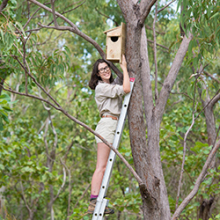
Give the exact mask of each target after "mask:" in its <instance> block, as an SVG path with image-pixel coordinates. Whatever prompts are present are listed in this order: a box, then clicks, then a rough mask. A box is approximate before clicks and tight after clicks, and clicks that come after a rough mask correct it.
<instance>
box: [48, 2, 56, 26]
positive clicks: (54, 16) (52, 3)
mask: <svg viewBox="0 0 220 220" xmlns="http://www.w3.org/2000/svg"><path fill="white" fill-rule="evenodd" d="M55 1H56V0H50V3H51V8H52V14H53V22H54V25H55V27H58V23H57V19H56V15H55V6H54V3H55Z"/></svg>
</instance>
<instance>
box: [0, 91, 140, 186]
mask: <svg viewBox="0 0 220 220" xmlns="http://www.w3.org/2000/svg"><path fill="white" fill-rule="evenodd" d="M3 89H4V90H5V91H8V92H11V93H14V94H18V95H21V96H26V97H31V98H34V99H38V100H40V101H43V102H46V103H47V104H49V105H50V106H52V107H53V108H55V109H56V110H58V111H60V112H62V113H63V114H64V115H66V116H67V117H68V118H69V119H71V120H72V121H74V122H76V123H77V124H79V125H81V126H82V127H84V128H85V129H86V130H88V131H89V132H91V133H92V134H94V135H95V136H97V137H98V138H99V139H101V140H102V141H103V142H104V143H105V144H106V145H107V146H108V147H109V148H110V149H111V150H112V151H114V152H115V154H116V155H117V156H118V157H119V158H120V159H121V160H122V162H123V163H124V164H125V165H126V166H127V168H128V169H129V170H130V172H131V173H132V174H133V176H134V177H135V179H136V180H137V182H138V183H139V185H144V184H143V181H142V179H141V178H140V177H139V175H138V174H137V173H136V172H135V171H134V169H133V168H132V166H131V165H130V164H129V163H128V162H127V161H126V159H125V158H124V157H123V156H122V155H121V154H120V153H119V151H118V150H117V149H115V148H114V147H113V146H112V145H111V144H109V143H108V141H106V140H105V139H104V138H103V137H102V136H101V135H99V134H98V133H96V132H95V131H94V130H93V129H91V128H90V127H89V126H88V125H86V124H84V123H83V122H81V121H79V120H78V119H76V118H74V117H73V116H71V115H70V114H69V113H68V112H67V111H65V110H64V109H63V108H62V107H61V106H60V107H57V106H56V105H54V104H53V103H51V102H49V101H48V100H46V99H42V98H40V97H38V96H34V95H30V94H25V93H21V92H16V91H14V90H12V89H11V88H8V89H7V88H5V87H3Z"/></svg>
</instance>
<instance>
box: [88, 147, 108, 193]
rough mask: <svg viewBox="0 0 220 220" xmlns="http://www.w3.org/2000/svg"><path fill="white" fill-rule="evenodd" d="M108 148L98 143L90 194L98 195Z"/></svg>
mask: <svg viewBox="0 0 220 220" xmlns="http://www.w3.org/2000/svg"><path fill="white" fill-rule="evenodd" d="M110 150H111V149H110V148H109V147H108V146H107V145H106V144H104V143H98V148H97V163H96V170H95V172H94V174H93V176H92V184H91V194H92V195H98V194H99V190H100V187H101V184H102V178H103V176H104V172H105V168H106V165H107V161H108V156H109V152H110Z"/></svg>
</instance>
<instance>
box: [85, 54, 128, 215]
mask: <svg viewBox="0 0 220 220" xmlns="http://www.w3.org/2000/svg"><path fill="white" fill-rule="evenodd" d="M120 65H121V68H122V70H123V74H124V75H123V85H122V81H120V80H119V78H116V79H115V80H114V79H113V76H112V73H111V69H110V67H109V66H108V64H107V63H106V62H105V61H104V60H103V59H99V60H97V61H96V62H95V64H94V66H93V72H92V75H91V79H90V82H89V87H90V88H91V89H95V100H96V104H97V106H98V109H99V113H100V117H101V120H100V121H99V123H98V125H97V127H96V132H97V133H98V134H100V135H101V136H102V137H103V138H104V139H106V140H107V141H108V142H109V143H111V144H112V143H113V140H114V134H115V130H116V127H117V122H118V117H119V115H120V112H121V106H122V97H123V95H125V94H126V93H129V92H130V80H129V76H128V71H127V62H126V60H125V57H124V56H123V57H122V63H121V64H120ZM96 142H97V145H98V147H97V163H96V170H95V172H94V174H93V177H92V183H91V196H90V204H89V208H88V213H90V214H92V213H93V212H94V209H95V205H96V199H97V197H98V194H99V190H100V187H101V183H102V178H103V175H104V172H105V168H106V164H107V160H108V156H109V152H110V148H109V147H108V146H107V145H106V144H104V143H103V142H102V140H100V139H99V138H98V137H96ZM113 213H114V210H113V209H110V208H109V207H106V209H105V214H113Z"/></svg>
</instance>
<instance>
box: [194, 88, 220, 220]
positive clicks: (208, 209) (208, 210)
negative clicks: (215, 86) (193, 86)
mask: <svg viewBox="0 0 220 220" xmlns="http://www.w3.org/2000/svg"><path fill="white" fill-rule="evenodd" d="M204 89H206V88H204ZM199 93H200V98H201V101H202V106H203V108H205V109H204V113H205V119H206V128H207V134H208V144H209V146H210V145H214V144H215V143H214V142H215V139H216V135H217V133H216V128H215V117H214V114H213V106H212V103H209V102H210V100H211V99H210V97H209V94H208V91H207V98H206V100H203V99H202V91H201V90H199ZM208 103H209V105H207V104H208ZM215 162H216V160H215V159H214V160H213V161H212V163H211V165H210V168H212V169H215ZM216 181H217V182H218V180H214V182H216ZM214 200H215V197H213V196H210V198H209V199H203V198H202V199H201V201H200V207H199V212H198V219H202V220H208V219H209V218H210V217H211V214H212V209H213V208H214V204H215V202H214Z"/></svg>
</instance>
